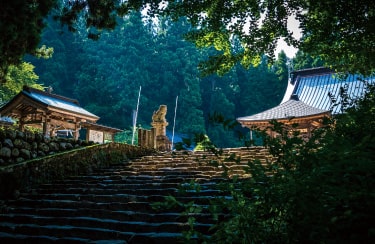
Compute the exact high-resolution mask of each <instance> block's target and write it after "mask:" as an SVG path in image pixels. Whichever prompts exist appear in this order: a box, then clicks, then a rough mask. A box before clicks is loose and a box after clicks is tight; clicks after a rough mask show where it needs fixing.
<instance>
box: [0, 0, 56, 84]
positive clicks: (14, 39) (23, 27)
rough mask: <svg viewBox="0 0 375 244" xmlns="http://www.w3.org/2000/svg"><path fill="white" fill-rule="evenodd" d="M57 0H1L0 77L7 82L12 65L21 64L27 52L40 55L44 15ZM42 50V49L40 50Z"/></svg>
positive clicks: (0, 79)
mask: <svg viewBox="0 0 375 244" xmlns="http://www.w3.org/2000/svg"><path fill="white" fill-rule="evenodd" d="M56 2H57V1H56V0H41V1H37V2H35V1H23V0H14V1H2V3H1V11H0V81H1V82H5V81H6V80H5V76H6V74H7V73H8V67H9V66H10V65H19V64H20V63H21V62H22V58H23V56H24V55H25V54H26V53H30V54H37V55H40V54H41V53H43V51H44V50H43V48H41V49H38V48H37V47H38V45H39V41H40V38H41V33H42V30H43V28H44V27H45V23H44V20H43V19H44V18H45V17H46V16H47V14H48V13H49V12H50V11H51V9H52V8H53V7H54V6H55V4H56ZM41 51H42V52H41Z"/></svg>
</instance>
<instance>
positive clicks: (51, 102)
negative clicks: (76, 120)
mask: <svg viewBox="0 0 375 244" xmlns="http://www.w3.org/2000/svg"><path fill="white" fill-rule="evenodd" d="M22 96H24V97H26V98H28V99H31V100H32V101H33V102H35V103H37V104H39V105H40V106H41V108H43V109H46V108H47V109H50V110H53V111H57V112H62V113H71V114H75V115H76V116H77V117H84V118H87V119H90V120H93V121H97V120H98V119H99V117H98V116H96V115H95V114H93V113H90V112H89V111H87V110H86V109H84V108H82V107H80V106H79V103H78V101H77V100H74V99H71V98H67V97H63V96H59V95H56V94H51V93H47V92H43V91H40V90H37V89H34V88H30V87H24V89H23V90H22V91H21V92H20V93H18V94H17V95H16V96H15V97H13V99H12V100H10V101H9V102H8V103H6V104H5V105H4V106H3V107H1V108H0V112H1V111H5V112H7V111H8V112H9V111H10V110H11V107H12V105H13V104H14V103H20V102H21V100H22ZM3 115H6V114H3Z"/></svg>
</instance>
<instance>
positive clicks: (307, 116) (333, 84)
mask: <svg viewBox="0 0 375 244" xmlns="http://www.w3.org/2000/svg"><path fill="white" fill-rule="evenodd" d="M364 81H367V82H369V83H373V82H374V81H375V78H374V77H362V76H358V75H345V76H344V77H342V76H340V75H338V74H336V73H334V72H333V71H332V70H330V69H327V68H313V69H304V70H299V71H294V72H292V73H291V75H290V78H289V81H288V87H287V89H286V92H285V95H284V98H283V100H282V101H281V103H280V104H279V105H278V106H276V107H273V108H270V109H268V110H266V111H263V112H261V113H257V114H254V115H250V116H245V117H240V118H237V121H238V122H239V123H240V124H241V125H242V126H243V127H247V128H249V129H252V128H254V127H256V128H259V129H266V128H267V127H269V126H270V123H269V122H270V121H271V120H277V121H278V122H282V123H284V124H285V125H286V126H288V125H292V124H298V126H297V127H296V128H293V129H296V130H299V131H300V132H301V134H302V135H304V136H307V137H309V136H310V135H311V131H312V130H313V129H314V128H318V127H321V126H322V121H323V118H324V117H327V116H332V115H335V114H338V113H341V112H342V107H341V105H340V103H338V105H337V106H332V98H335V99H336V100H337V101H338V102H340V100H341V97H340V92H342V91H343V89H344V90H345V91H346V92H347V94H348V95H349V96H350V97H351V98H355V97H359V96H361V95H362V94H363V93H364V91H365V82H364ZM272 133H273V132H271V131H270V130H269V134H270V135H271V136H276V134H272Z"/></svg>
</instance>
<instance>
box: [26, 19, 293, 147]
mask: <svg viewBox="0 0 375 244" xmlns="http://www.w3.org/2000/svg"><path fill="white" fill-rule="evenodd" d="M118 23H119V24H118V26H117V27H116V28H115V29H114V30H113V31H108V32H105V33H103V34H102V36H101V38H100V39H99V40H91V39H88V38H87V33H86V32H85V29H84V28H82V29H81V30H79V31H78V32H77V33H70V32H69V31H67V30H64V29H63V28H62V27H61V26H60V24H59V23H57V22H55V21H54V20H52V19H49V20H48V25H47V28H46V29H45V31H44V32H43V35H42V44H44V45H46V46H47V47H49V48H53V50H54V52H53V55H52V57H51V58H49V59H37V58H35V57H31V56H28V57H26V61H28V62H31V63H32V64H33V65H34V66H35V67H36V68H35V73H36V74H37V75H38V76H39V80H38V83H40V84H42V85H43V86H45V87H48V86H51V87H52V88H53V91H54V93H57V94H60V95H64V96H67V97H72V98H76V99H77V100H78V101H79V102H80V104H81V105H82V106H83V107H84V108H86V109H87V110H89V111H90V112H92V113H94V114H96V115H98V116H99V117H100V120H99V123H101V124H105V125H108V126H113V127H117V128H120V129H125V130H130V128H131V126H132V114H133V111H134V110H135V109H136V105H137V98H138V91H139V87H140V86H141V87H142V91H141V97H140V104H139V113H138V120H137V126H140V127H143V128H149V127H150V122H151V115H152V113H153V111H155V110H157V108H158V107H159V105H160V104H166V105H167V106H168V110H169V111H168V113H167V120H168V121H169V127H168V128H167V129H168V130H172V126H173V125H172V123H173V119H174V108H175V103H176V97H177V96H178V107H177V113H176V124H175V131H176V132H177V133H179V134H184V135H185V136H187V137H189V138H191V137H193V136H194V135H196V134H207V135H208V137H209V138H210V140H211V141H212V142H213V143H214V144H215V145H216V146H218V147H233V146H242V145H243V141H241V140H239V139H238V138H239V135H238V131H241V128H238V130H226V129H225V128H224V127H223V126H222V125H221V124H217V123H213V122H212V119H211V118H212V116H213V115H214V114H220V115H222V116H224V117H225V119H232V120H234V119H235V118H236V117H240V116H246V115H251V114H254V113H257V112H260V111H263V110H265V109H268V108H271V107H273V106H275V105H277V104H278V103H280V101H281V99H282V96H283V94H284V91H285V88H286V85H287V78H288V67H287V65H288V62H289V60H288V58H287V56H286V54H285V53H284V52H281V53H280V54H279V56H278V59H277V60H276V62H275V63H274V65H272V66H270V65H269V64H268V63H267V60H266V58H264V60H262V63H261V65H259V66H257V67H256V68H255V67H251V68H249V69H244V68H243V67H242V66H237V67H235V68H234V69H232V70H231V71H230V72H229V73H227V74H225V75H223V76H218V75H216V74H213V75H209V76H202V74H201V73H200V72H199V70H198V68H197V67H198V65H199V63H200V62H202V61H205V60H206V59H207V57H208V56H209V55H214V54H215V52H216V51H215V50H212V49H197V48H196V47H195V46H194V45H193V44H192V43H190V42H188V41H186V40H184V38H183V35H184V33H186V32H187V30H188V29H189V28H190V25H189V24H188V23H187V22H186V21H184V20H180V21H179V22H177V23H174V22H171V21H170V20H168V19H164V20H159V21H157V22H155V21H147V20H146V19H145V18H143V17H142V15H141V14H140V13H134V14H132V15H130V16H128V17H126V18H122V19H119V20H118ZM236 131H237V132H236Z"/></svg>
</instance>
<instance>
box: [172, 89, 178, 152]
mask: <svg viewBox="0 0 375 244" xmlns="http://www.w3.org/2000/svg"><path fill="white" fill-rule="evenodd" d="M177 101H178V96H176V105H175V107H174V118H173V130H172V150H173V140H174V127H175V125H176V112H177Z"/></svg>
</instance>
